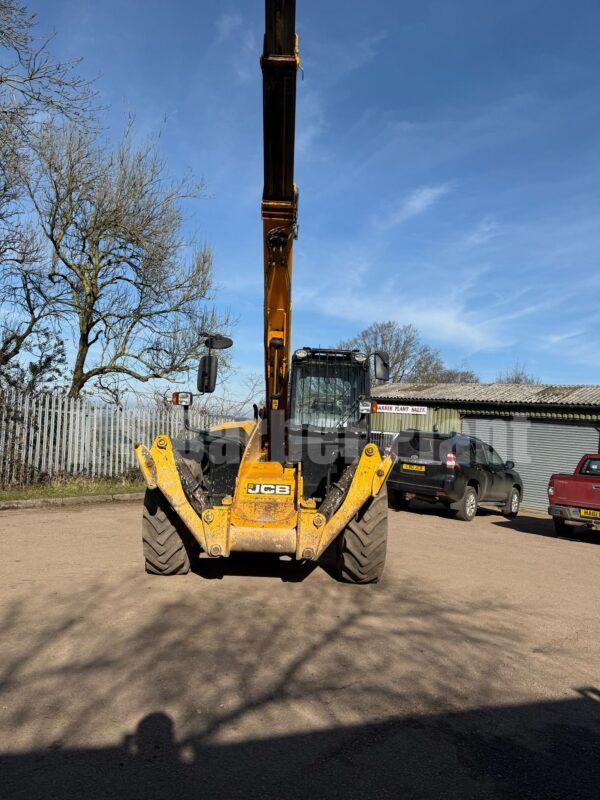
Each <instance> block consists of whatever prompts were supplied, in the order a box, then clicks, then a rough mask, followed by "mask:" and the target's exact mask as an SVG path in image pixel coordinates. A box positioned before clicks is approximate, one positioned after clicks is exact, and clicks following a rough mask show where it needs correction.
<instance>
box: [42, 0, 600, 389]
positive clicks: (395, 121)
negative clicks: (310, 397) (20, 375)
mask: <svg viewBox="0 0 600 800" xmlns="http://www.w3.org/2000/svg"><path fill="white" fill-rule="evenodd" d="M297 6H298V23H297V28H298V32H299V34H300V37H301V52H302V59H303V66H304V69H305V80H304V81H299V84H298V118H297V130H298V146H297V166H296V176H297V177H296V179H297V182H298V184H299V186H300V240H299V242H298V243H297V249H296V266H295V275H294V345H295V346H301V345H304V344H308V345H311V344H313V345H316V344H321V345H323V346H324V345H335V344H336V343H337V342H338V341H339V340H340V339H342V338H347V337H349V336H351V335H353V334H354V333H356V332H358V331H359V330H361V329H362V328H364V327H366V326H367V325H369V324H370V323H371V322H373V321H376V320H387V319H396V320H398V321H399V322H401V323H405V322H412V323H414V324H415V325H417V326H418V328H419V329H420V330H421V332H422V334H423V336H424V337H425V339H426V340H427V342H428V343H429V344H430V345H432V346H434V347H436V348H439V349H440V351H441V352H442V355H443V357H444V359H445V360H446V362H447V363H448V365H449V366H454V367H459V366H465V367H469V368H471V369H474V370H476V371H477V372H478V373H479V374H480V376H481V378H482V379H483V380H493V379H494V377H495V376H496V374H497V373H498V371H499V370H502V369H503V368H505V367H507V366H508V365H510V364H511V363H513V362H514V361H515V359H517V358H518V359H519V360H520V361H521V362H523V363H525V364H526V366H527V368H528V369H529V370H530V371H532V372H534V373H535V374H536V375H537V376H539V377H540V378H542V380H544V381H547V382H557V383H600V303H599V298H600V269H599V261H600V225H599V224H598V223H599V219H600V136H599V132H600V47H599V45H598V42H599V41H600V5H599V4H598V2H597V0H578V2H576V3H571V4H569V3H565V2H564V0H560V1H555V0H543V1H542V0H519V1H518V2H512V1H511V0H504V2H502V3H499V2H498V1H497V0H455V1H454V2H448V0H445V1H440V0H438V1H437V2H428V1H427V0H418V2H413V1H412V0H411V1H410V2H397V0H380V2H378V3H364V2H362V0H361V2H359V1H358V0H331V1H330V2H328V3H323V2H315V0H298V2H297ZM31 8H32V10H35V11H37V12H38V14H39V18H40V23H41V26H42V28H43V29H45V30H52V29H56V31H57V32H58V34H59V36H58V39H57V41H56V42H55V44H54V47H53V49H54V52H56V53H58V54H59V55H60V56H69V57H75V56H83V58H84V65H83V67H82V69H83V71H84V72H85V73H86V74H88V75H96V74H99V75H100V78H99V83H98V88H99V90H100V98H101V102H102V103H103V104H104V105H105V106H107V107H108V110H107V112H106V119H107V123H108V126H109V131H110V132H111V134H112V135H117V134H118V132H119V131H120V130H121V129H122V126H123V123H124V121H125V118H126V116H127V114H128V113H129V112H132V111H133V112H135V114H136V119H137V133H138V136H140V137H141V138H144V137H147V136H149V135H152V134H154V133H156V132H157V131H158V130H159V129H160V128H161V126H164V133H163V136H162V144H161V148H162V152H163V155H164V156H165V158H166V160H167V161H168V164H169V166H170V168H171V169H172V170H173V171H174V172H176V173H177V172H182V171H185V170H187V169H191V170H192V172H193V173H194V174H195V175H197V176H201V177H204V179H205V180H206V183H207V194H208V197H207V199H205V200H202V201H200V202H199V203H196V204H193V205H190V206H189V207H188V211H189V219H190V223H189V224H190V230H193V231H194V232H195V233H196V234H197V236H198V237H199V238H200V239H206V240H208V241H209V242H210V244H211V245H212V247H213V250H214V255H215V271H216V280H217V283H218V285H219V287H220V288H219V298H220V300H221V301H222V302H223V303H224V304H225V305H227V306H228V307H229V308H230V309H231V310H232V312H233V313H234V314H235V315H237V317H238V319H239V321H238V325H237V327H236V329H235V331H234V338H235V340H236V348H235V360H236V363H237V364H238V366H239V367H240V378H241V376H242V375H243V374H244V372H248V373H251V372H258V371H260V370H261V368H262V256H261V238H260V232H261V227H260V210H259V202H260V195H261V191H262V150H261V141H262V129H261V124H262V120H261V102H262V95H261V76H260V70H259V66H258V57H259V53H260V50H261V42H262V32H263V30H264V19H263V14H264V3H263V2H262V1H259V0H255V2H250V1H249V0H243V1H242V2H219V3H214V2H213V3H209V2H203V0H194V2H191V0H171V1H170V2H168V3H167V2H164V0H162V1H161V2H158V1H157V0H143V1H142V0H120V2H115V1H114V0H94V2H89V1H88V0H85V2H84V1H83V0H78V1H77V2H76V1H75V0H39V2H37V3H32V4H31Z"/></svg>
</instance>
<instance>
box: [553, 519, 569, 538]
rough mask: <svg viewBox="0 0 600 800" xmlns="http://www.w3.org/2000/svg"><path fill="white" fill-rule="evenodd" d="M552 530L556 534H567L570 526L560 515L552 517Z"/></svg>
mask: <svg viewBox="0 0 600 800" xmlns="http://www.w3.org/2000/svg"><path fill="white" fill-rule="evenodd" d="M553 519H554V530H555V532H556V533H557V534H558V536H567V535H568V534H569V533H570V532H571V526H570V525H569V524H568V523H567V521H566V520H565V519H563V518H562V517H553Z"/></svg>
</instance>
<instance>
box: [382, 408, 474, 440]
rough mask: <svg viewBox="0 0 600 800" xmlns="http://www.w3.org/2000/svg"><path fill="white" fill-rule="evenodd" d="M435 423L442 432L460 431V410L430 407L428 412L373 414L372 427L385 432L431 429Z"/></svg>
mask: <svg viewBox="0 0 600 800" xmlns="http://www.w3.org/2000/svg"><path fill="white" fill-rule="evenodd" d="M388 403H389V401H388ZM434 425H437V428H438V430H439V432H440V433H450V432H451V431H460V413H459V411H458V410H457V409H455V408H434V407H429V410H428V412H427V414H371V429H372V430H373V431H379V432H383V433H399V432H400V431H405V430H406V429H407V428H416V429H417V430H420V431H431V430H433V426H434Z"/></svg>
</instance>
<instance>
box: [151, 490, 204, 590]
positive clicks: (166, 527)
mask: <svg viewBox="0 0 600 800" xmlns="http://www.w3.org/2000/svg"><path fill="white" fill-rule="evenodd" d="M142 539H143V543H144V559H145V561H146V572H150V573H151V574H153V575H186V574H187V573H188V572H189V571H190V564H191V560H192V559H194V557H197V556H198V554H199V552H200V547H199V545H198V544H197V542H196V541H195V539H194V538H193V537H192V535H191V534H190V532H189V531H188V529H187V528H186V527H185V525H184V524H183V522H182V521H181V520H180V519H179V517H178V516H177V515H176V514H175V512H174V511H173V509H172V508H171V507H170V506H169V504H168V503H167V501H166V500H165V497H164V495H163V494H162V493H161V492H160V491H159V490H158V489H154V490H150V489H147V490H146V495H145V497H144V517H143V520H142Z"/></svg>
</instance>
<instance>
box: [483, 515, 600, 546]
mask: <svg viewBox="0 0 600 800" xmlns="http://www.w3.org/2000/svg"><path fill="white" fill-rule="evenodd" d="M494 525H497V526H498V527H500V528H505V529H507V530H511V531H513V532H514V533H528V534H532V535H533V536H546V537H549V538H551V539H562V540H563V541H569V542H585V543H586V544H600V531H593V530H590V529H589V528H584V527H581V526H575V525H572V526H571V527H570V529H569V534H568V535H567V536H560V535H559V534H557V533H556V531H555V530H554V523H553V521H552V519H551V518H550V517H547V518H544V517H532V516H528V515H527V514H526V513H523V514H521V515H520V516H518V517H517V518H516V519H499V520H496V521H494Z"/></svg>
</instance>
